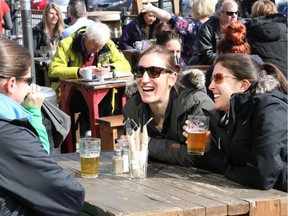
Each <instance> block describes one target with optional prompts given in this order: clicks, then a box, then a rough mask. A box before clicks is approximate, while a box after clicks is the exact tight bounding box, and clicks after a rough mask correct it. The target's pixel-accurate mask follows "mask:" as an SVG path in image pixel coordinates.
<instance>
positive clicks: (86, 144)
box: [79, 137, 101, 178]
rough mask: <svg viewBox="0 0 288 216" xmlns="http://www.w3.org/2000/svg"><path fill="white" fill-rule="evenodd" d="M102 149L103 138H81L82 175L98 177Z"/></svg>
mask: <svg viewBox="0 0 288 216" xmlns="http://www.w3.org/2000/svg"><path fill="white" fill-rule="evenodd" d="M100 151H101V140H100V139H99V138H91V137H89V138H80V139H79V153H80V164H81V177H83V178H96V177H98V172H99V157H100Z"/></svg>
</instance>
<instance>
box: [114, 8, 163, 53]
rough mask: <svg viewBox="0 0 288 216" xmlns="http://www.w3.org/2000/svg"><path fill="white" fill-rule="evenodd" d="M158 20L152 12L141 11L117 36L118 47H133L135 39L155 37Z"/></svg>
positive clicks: (127, 48)
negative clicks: (118, 36)
mask: <svg viewBox="0 0 288 216" xmlns="http://www.w3.org/2000/svg"><path fill="white" fill-rule="evenodd" d="M159 23H160V20H159V19H157V18H156V17H155V16H154V15H153V14H152V13H146V12H145V13H144V12H141V13H140V14H139V15H138V16H137V17H136V18H135V19H133V20H132V22H130V23H129V24H128V25H127V26H126V27H125V29H124V30H123V32H122V35H121V36H120V38H119V49H121V50H129V49H134V47H133V44H134V43H135V42H136V41H141V40H150V39H155V33H156V29H157V26H158V25H159Z"/></svg>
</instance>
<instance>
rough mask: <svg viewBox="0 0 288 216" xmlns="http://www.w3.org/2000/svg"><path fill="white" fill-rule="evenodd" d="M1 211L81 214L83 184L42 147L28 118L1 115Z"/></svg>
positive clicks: (29, 213) (42, 215) (2, 213)
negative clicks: (15, 118)
mask: <svg viewBox="0 0 288 216" xmlns="http://www.w3.org/2000/svg"><path fill="white" fill-rule="evenodd" d="M0 146H1V147H0V148H1V151H0V215H7V216H8V215H19V216H20V215H23V216H24V215H25V216H28V215H29V216H31V215H35V216H36V215H37V216H38V215H41V216H45V215H47V216H53V215H55V216H60V215H62V216H67V215H75V216H76V215H79V214H80V212H81V210H82V206H83V204H84V195H85V192H84V188H83V187H82V186H81V184H80V183H78V182H77V181H76V179H75V178H74V177H73V176H72V175H70V174H69V173H67V172H66V171H64V170H63V169H62V168H61V167H60V166H59V165H58V164H57V163H56V162H55V160H53V159H52V158H51V157H50V156H49V155H48V154H47V153H46V152H45V150H44V149H43V147H42V144H41V142H40V140H39V138H38V135H37V132H36V131H35V129H34V128H33V127H32V125H31V124H30V123H29V122H28V120H27V119H20V120H7V119H0Z"/></svg>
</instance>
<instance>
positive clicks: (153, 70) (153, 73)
mask: <svg viewBox="0 0 288 216" xmlns="http://www.w3.org/2000/svg"><path fill="white" fill-rule="evenodd" d="M145 71H146V72H147V74H148V76H149V77H150V78H158V77H159V76H160V74H161V73H162V72H165V73H172V71H171V70H168V69H165V68H161V67H155V66H152V67H142V66H136V67H134V69H133V70H132V73H133V74H134V76H135V77H137V78H141V77H143V74H144V73H145Z"/></svg>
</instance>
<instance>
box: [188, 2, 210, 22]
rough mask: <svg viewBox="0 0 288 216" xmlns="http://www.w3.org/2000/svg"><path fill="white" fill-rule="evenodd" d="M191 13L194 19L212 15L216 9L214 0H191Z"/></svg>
mask: <svg viewBox="0 0 288 216" xmlns="http://www.w3.org/2000/svg"><path fill="white" fill-rule="evenodd" d="M190 7H191V15H192V18H194V19H197V20H199V19H201V18H206V17H210V16H211V15H212V14H213V12H214V10H215V3H214V1H213V0H190Z"/></svg>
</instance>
